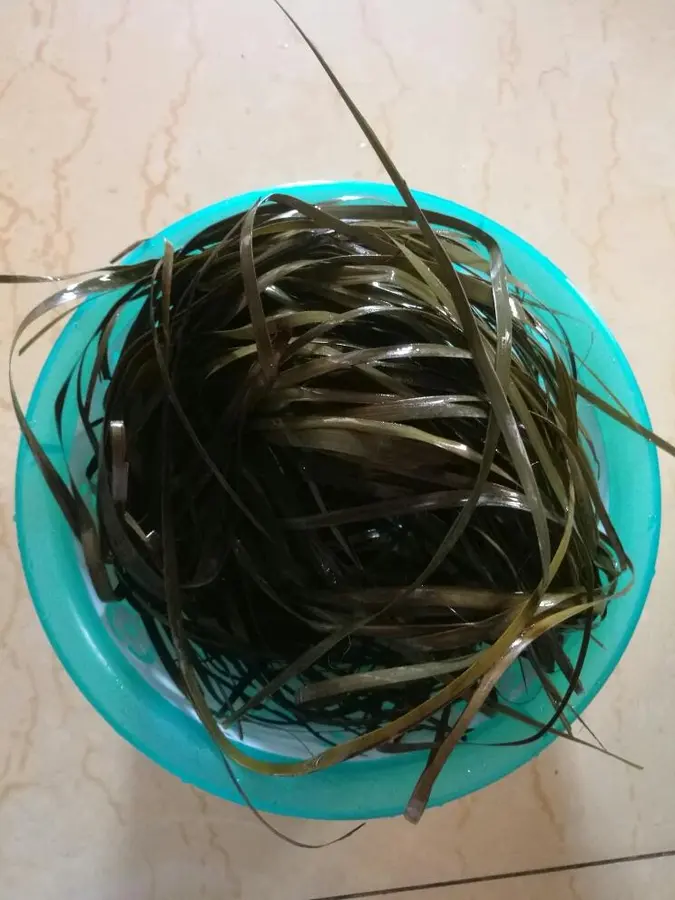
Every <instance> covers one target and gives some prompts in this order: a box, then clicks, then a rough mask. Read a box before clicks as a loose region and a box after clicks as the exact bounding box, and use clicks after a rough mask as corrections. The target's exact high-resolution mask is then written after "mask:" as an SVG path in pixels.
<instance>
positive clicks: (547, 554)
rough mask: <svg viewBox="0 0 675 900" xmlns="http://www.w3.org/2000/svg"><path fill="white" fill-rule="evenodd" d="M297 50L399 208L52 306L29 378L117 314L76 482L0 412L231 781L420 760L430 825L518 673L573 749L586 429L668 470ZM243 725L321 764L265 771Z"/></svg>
mask: <svg viewBox="0 0 675 900" xmlns="http://www.w3.org/2000/svg"><path fill="white" fill-rule="evenodd" d="M286 15H288V13H286ZM289 18H291V17H290V16H289ZM291 21H292V22H293V24H294V26H295V27H296V28H297V29H298V31H299V32H300V34H301V35H302V37H303V38H304V39H305V41H306V42H307V44H308V45H309V47H310V48H311V49H312V51H313V53H314V54H315V56H316V57H317V59H318V60H319V62H320V63H321V65H322V66H323V67H324V69H325V71H326V72H327V74H328V76H329V77H330V78H331V80H332V81H333V83H334V84H335V86H336V88H337V90H338V91H339V93H340V95H341V96H342V97H343V99H344V100H345V102H346V104H347V106H348V107H349V109H350V110H351V112H352V113H353V115H354V117H355V118H356V120H357V122H358V124H359V125H360V127H361V128H362V130H363V131H364V133H365V135H366V137H367V138H368V140H369V142H370V143H371V145H372V147H373V148H374V150H375V152H376V153H377V155H378V157H379V158H380V160H381V162H382V164H383V165H384V167H385V169H386V170H387V172H388V174H389V175H390V177H391V179H392V181H393V183H394V185H395V186H396V188H397V189H398V191H399V193H400V195H401V198H402V201H403V203H402V205H394V204H384V203H378V202H375V201H371V200H368V198H351V199H349V200H347V199H344V198H340V197H336V198H334V200H333V201H331V202H327V203H322V204H319V205H311V204H308V203H306V202H304V201H303V200H300V199H298V198H296V197H293V196H291V195H290V194H286V193H274V194H271V195H269V196H266V197H261V198H260V199H259V200H258V201H257V202H256V203H255V204H254V205H253V206H251V207H250V209H248V210H247V211H246V212H245V213H243V214H237V215H234V216H231V217H229V218H227V219H224V220H222V221H219V222H217V223H215V224H214V225H211V226H209V227H208V228H206V229H205V230H203V231H201V232H200V233H199V234H197V235H196V236H194V237H193V238H191V239H190V240H189V241H188V242H187V243H186V244H185V245H184V246H183V247H172V246H171V245H170V244H168V243H167V244H166V245H165V251H164V254H163V255H162V256H161V257H160V258H157V259H152V260H150V261H147V262H144V263H139V264H135V265H124V263H123V262H122V263H119V262H118V263H115V264H111V265H108V266H104V267H103V268H102V269H100V270H98V272H99V274H94V275H93V276H92V277H89V275H87V274H86V273H85V274H84V275H83V276H81V278H82V280H80V281H78V282H77V283H75V284H71V285H69V287H68V288H66V289H65V290H62V291H60V292H59V293H57V294H54V295H53V296H52V297H50V298H48V299H47V300H45V301H43V302H42V303H41V304H40V305H39V306H38V307H36V308H35V309H34V310H33V311H32V312H31V313H30V314H29V315H28V316H27V317H26V319H25V320H24V321H23V322H22V323H21V325H20V327H19V329H18V331H17V334H16V336H15V339H14V343H13V346H12V357H13V356H14V353H15V350H16V348H17V347H19V346H20V345H21V341H22V340H26V337H25V336H26V335H27V332H28V329H29V328H31V326H34V324H35V323H37V322H39V321H40V320H41V319H42V317H43V316H44V315H45V314H47V313H50V312H52V311H54V310H59V311H60V309H61V307H63V306H66V305H68V306H70V305H72V304H73V302H92V303H99V304H101V310H102V312H101V321H100V325H99V326H98V328H97V329H96V330H95V332H94V333H93V334H92V335H91V339H90V341H89V343H88V345H87V347H86V349H85V351H84V352H83V353H82V355H81V358H80V360H79V362H78V365H77V366H76V367H75V368H74V369H73V371H72V372H71V373H70V375H69V377H68V378H67V379H66V381H65V382H64V384H63V387H62V389H61V391H60V392H59V397H58V402H57V404H56V406H55V410H54V415H55V420H56V422H57V426H58V433H59V438H60V440H61V443H62V445H63V446H65V444H66V443H67V440H66V435H65V432H64V429H66V428H67V427H72V423H71V424H70V425H66V419H67V417H66V416H65V414H64V411H65V409H66V408H67V406H68V404H69V403H70V404H71V405H72V403H74V404H75V406H76V409H77V413H78V417H77V427H78V428H81V430H82V431H83V433H84V436H85V441H86V445H87V448H88V450H87V460H86V465H85V466H84V467H83V466H82V465H81V463H80V462H78V461H75V460H73V459H72V458H70V457H69V455H68V454H67V453H66V452H65V450H64V453H63V459H62V460H56V459H54V458H53V457H52V456H50V454H48V453H47V451H46V450H45V448H43V447H42V446H41V445H40V443H39V441H38V439H37V438H36V436H35V434H34V432H33V430H32V428H31V425H30V424H29V422H28V421H27V419H26V417H25V415H24V414H23V412H22V410H21V406H20V404H19V401H18V397H17V395H16V392H15V390H14V386H13V384H12V385H11V394H12V401H13V404H14V408H15V411H16V414H17V418H18V420H19V424H20V427H21V430H22V433H23V435H24V438H25V439H26V441H27V443H28V445H29V447H30V449H31V451H32V453H33V455H34V456H35V459H36V461H37V463H38V465H39V467H40V469H41V471H42V473H43V475H44V477H45V480H46V482H47V484H48V485H49V488H50V490H51V491H52V493H53V495H54V497H55V499H56V501H57V502H58V504H59V506H60V508H61V510H62V511H63V514H64V516H65V518H66V520H67V522H68V524H69V526H70V528H71V529H72V531H73V533H74V535H75V536H76V538H77V539H78V541H79V542H80V544H81V546H82V551H83V555H84V560H85V564H86V566H87V570H88V572H89V574H90V576H91V578H92V581H93V584H94V586H95V588H96V591H97V593H98V595H99V596H100V597H101V598H102V599H103V600H107V601H110V602H119V601H122V600H126V601H128V602H129V603H130V604H131V605H132V606H133V607H134V608H135V609H136V610H137V611H138V612H139V614H140V615H141V616H142V618H143V621H144V623H145V625H146V628H147V631H148V634H149V635H150V637H151V639H152V641H153V643H154V645H155V647H156V649H157V652H158V655H159V657H160V658H161V660H162V662H163V663H164V665H165V667H166V669H167V671H168V672H169V674H170V675H171V676H172V678H173V679H174V681H175V683H176V685H178V687H179V688H180V690H181V691H182V692H183V693H184V694H185V696H186V697H187V698H188V699H189V701H190V702H191V703H192V705H193V706H194V708H195V710H196V712H197V714H198V715H199V718H200V719H201V721H202V723H203V724H204V726H205V728H206V729H207V730H208V732H209V734H210V735H211V737H212V738H213V740H214V742H215V743H216V744H217V746H218V747H219V748H220V750H221V751H222V753H223V756H224V758H225V761H226V764H227V765H228V767H229V766H230V765H231V764H236V765H239V766H243V767H245V768H247V769H251V770H253V771H255V772H258V773H262V774H267V775H278V776H292V775H306V774H311V773H312V772H315V771H317V770H319V769H324V768H327V767H329V766H332V765H335V764H337V763H341V762H344V761H346V760H349V759H352V758H354V757H357V756H361V755H363V754H367V753H369V752H371V751H374V750H379V751H382V752H389V753H400V752H420V751H424V752H425V753H426V754H427V761H426V765H424V761H423V760H422V765H421V771H420V777H419V780H418V782H417V785H416V787H415V790H414V792H413V794H412V796H411V799H410V802H409V805H408V808H407V811H406V815H407V817H408V818H409V819H410V820H411V821H417V820H418V819H419V818H420V816H421V815H422V813H423V811H424V809H425V807H426V805H427V803H428V801H429V798H430V796H431V790H432V788H433V785H434V782H435V780H436V778H437V777H438V774H439V772H440V771H441V769H442V767H443V765H444V763H445V761H446V760H447V758H448V756H449V754H450V753H451V752H452V751H453V750H454V748H455V747H456V746H457V744H458V743H459V742H460V741H462V740H463V739H465V737H466V735H467V733H468V732H469V730H470V729H471V728H472V726H473V723H475V721H476V718H475V717H476V715H477V714H478V713H479V712H483V713H484V714H486V715H488V716H489V715H511V716H513V717H515V718H520V720H521V721H522V720H523V714H522V712H519V710H518V709H517V708H514V707H513V706H512V705H511V704H509V702H508V700H507V699H506V698H504V697H503V696H502V694H501V692H500V679H501V678H502V677H503V675H504V673H505V672H506V671H507V669H509V668H510V667H511V666H513V665H514V664H516V663H517V662H520V663H521V664H522V663H524V662H525V663H526V664H527V666H528V667H529V671H530V672H531V673H532V675H531V677H534V678H536V679H538V680H539V681H540V683H541V685H542V686H543V689H544V691H545V692H546V694H547V696H548V698H549V700H550V705H551V714H550V716H549V717H548V719H547V720H545V721H535V720H529V721H528V724H529V725H531V726H532V735H531V736H530V737H528V738H527V740H528V741H529V740H532V741H533V740H536V739H537V738H538V737H540V736H541V735H542V734H545V733H547V732H555V733H560V734H563V735H565V736H567V737H571V736H572V735H571V731H570V720H571V719H573V718H574V717H575V714H574V708H573V703H572V702H571V701H572V697H573V695H574V693H575V692H579V691H580V690H582V683H581V676H582V673H583V666H584V660H585V657H586V653H587V650H588V646H589V642H590V640H591V638H592V628H593V625H594V623H595V622H596V621H597V620H598V619H599V618H601V617H602V616H603V615H604V614H605V613H606V610H607V605H608V602H609V601H612V602H615V601H616V599H617V598H618V597H619V596H620V595H621V594H622V593H624V592H625V591H626V590H627V589H628V587H629V585H630V580H631V563H630V560H629V559H628V558H627V556H626V553H625V552H624V549H623V547H622V544H621V541H620V538H619V536H618V535H617V534H616V532H615V530H614V528H613V527H612V523H611V520H610V517H609V514H608V512H607V509H606V507H605V503H604V500H603V497H602V495H601V491H600V489H599V486H598V477H597V471H596V468H597V462H596V459H595V456H596V454H595V449H594V446H593V441H592V437H591V435H590V434H589V433H588V432H587V430H586V428H585V426H584V424H583V422H582V421H580V418H579V414H578V408H577V407H578V400H579V399H580V398H583V399H584V400H585V401H587V402H589V403H590V404H592V405H594V406H595V408H596V409H597V410H598V411H599V412H600V413H601V414H605V415H610V416H612V417H613V418H614V419H616V420H617V421H618V422H620V423H621V424H623V425H624V426H625V427H627V428H629V429H632V430H633V431H635V432H637V433H638V434H641V435H642V436H644V437H645V438H647V439H649V440H652V441H654V442H655V443H656V444H657V445H658V446H660V447H662V448H663V449H665V450H667V452H669V453H672V454H675V448H673V447H672V446H671V445H670V444H668V443H667V442H665V441H663V440H661V439H659V438H658V437H656V436H655V435H653V434H652V433H651V432H650V431H648V430H647V429H646V428H644V427H643V426H642V425H640V424H639V423H637V422H635V421H634V420H633V419H632V418H631V417H630V416H629V415H628V414H627V412H626V411H625V410H623V409H622V408H621V407H620V406H618V405H613V404H611V403H609V402H608V401H607V400H605V399H603V397H602V396H599V395H598V394H596V393H593V392H592V391H590V390H589V388H588V387H587V386H586V385H585V384H584V383H583V382H582V380H581V379H580V373H579V367H580V366H581V364H582V362H581V361H580V360H579V359H578V358H577V357H576V355H575V353H574V350H573V348H572V346H571V344H570V341H569V338H568V336H567V333H566V331H565V327H564V323H563V322H562V320H561V319H560V317H558V316H556V314H555V311H554V310H551V309H549V308H548V306H547V304H546V298H545V297H539V298H537V297H534V296H532V295H531V294H530V292H529V291H528V289H527V288H526V287H525V286H524V285H522V284H520V283H519V281H518V280H517V277H516V276H517V274H518V273H517V272H516V273H511V272H510V271H509V270H508V268H507V267H506V265H505V263H504V259H503V257H502V252H501V249H500V247H499V245H498V244H497V242H496V241H495V240H494V239H493V238H492V237H491V236H490V235H489V234H487V233H485V232H484V231H482V230H481V229H479V228H476V227H475V226H473V225H471V224H470V223H468V222H465V221H462V220H460V219H456V218H452V217H449V216H446V215H442V214H439V213H436V212H433V211H430V210H424V209H422V208H420V206H419V204H418V202H417V201H416V199H415V197H414V195H413V194H412V193H411V191H410V190H409V188H408V187H407V185H406V183H405V181H404V180H403V178H402V177H401V175H400V174H399V172H398V170H397V169H396V167H395V166H394V164H393V162H392V161H391V159H390V158H389V156H388V154H387V153H386V151H385V149H384V147H383V146H382V144H381V143H380V142H379V140H378V139H377V137H376V135H375V134H374V132H373V131H372V129H371V128H370V126H369V125H368V124H367V122H366V121H365V119H364V118H363V116H362V115H361V113H360V112H359V111H358V109H357V108H356V107H355V105H354V104H353V102H352V101H351V99H350V98H349V97H348V95H347V94H346V92H345V91H344V89H343V88H342V86H341V85H340V83H339V82H338V80H337V79H336V77H335V76H334V75H333V73H332V71H331V70H330V68H329V67H328V65H327V63H326V62H325V60H324V59H323V57H322V56H321V54H320V53H319V51H318V50H317V48H316V47H315V46H314V45H313V43H312V42H311V41H310V40H309V38H307V36H306V35H305V34H304V32H303V31H302V29H301V28H300V27H299V26H298V25H297V23H295V21H294V20H293V19H292V18H291ZM64 277H65V276H64ZM55 280H60V279H57V278H53V277H44V278H31V277H29V276H0V283H21V282H30V281H55ZM59 317H60V315H59ZM39 333H41V332H38V334H39ZM34 339H35V335H34V336H33V337H32V338H29V339H28V342H29V343H32V341H33V340H34ZM10 377H11V371H10ZM78 467H79V468H78ZM80 470H82V471H80ZM574 636H578V637H579V640H578V641H576V642H574V641H573V642H571V643H573V644H574V646H575V652H574V654H571V653H570V649H569V648H570V646H571V643H570V640H569V638H570V637H574ZM555 673H558V674H560V673H562V676H563V677H564V684H563V686H562V688H561V686H560V679H558V678H556V677H554V674H555ZM524 718H525V719H527V716H525V717H524ZM252 723H255V724H257V725H263V726H268V727H269V729H270V732H272V731H273V730H274V729H288V728H294V729H296V730H297V729H300V730H302V732H303V733H304V734H305V739H306V742H307V744H308V746H310V752H308V754H307V756H306V757H303V758H298V759H292V760H289V759H280V758H277V759H263V758H261V757H260V756H259V755H258V754H255V753H252V752H251V751H250V750H249V749H248V748H247V746H246V732H247V728H249V727H250V726H251V724H252ZM574 739H576V738H574ZM610 755H611V754H610ZM234 780H235V783H237V782H236V779H234ZM242 795H243V796H244V797H245V794H242Z"/></svg>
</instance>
